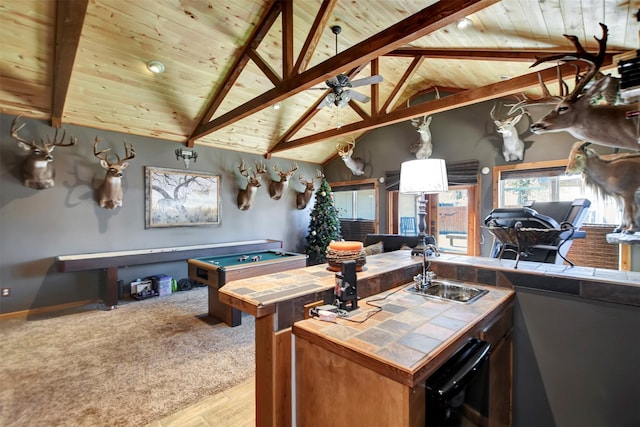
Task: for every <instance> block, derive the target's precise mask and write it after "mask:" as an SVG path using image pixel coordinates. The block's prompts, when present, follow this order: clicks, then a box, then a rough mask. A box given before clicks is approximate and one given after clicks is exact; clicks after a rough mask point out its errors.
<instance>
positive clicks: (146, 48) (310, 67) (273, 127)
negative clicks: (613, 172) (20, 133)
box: [0, 0, 640, 164]
mask: <svg viewBox="0 0 640 427" xmlns="http://www.w3.org/2000/svg"><path fill="white" fill-rule="evenodd" d="M638 8H640V0H632V1H619V0H582V1H580V2H576V1H575V0H540V1H530V0H503V1H499V0H442V1H432V0H349V1H347V0H293V1H273V0H220V1H215V2H214V1H211V0H138V1H130V0H74V1H66V0H58V1H57V2H55V1H42V0H3V2H2V3H0V24H1V27H0V34H1V38H0V44H1V48H2V49H1V52H0V55H1V56H2V62H1V64H2V66H1V67H0V94H1V99H0V111H1V112H2V113H6V114H22V115H24V116H27V117H32V118H37V119H43V120H47V121H49V122H50V123H51V125H52V126H55V127H59V126H64V125H65V124H67V123H69V124H75V125H81V126H86V127H89V128H96V129H108V130H114V131H120V132H124V133H130V134H135V135H142V136H149V137H154V138H158V147H159V149H163V148H164V147H166V149H167V150H173V147H171V146H169V145H168V144H166V142H167V141H171V142H181V143H184V144H186V145H188V146H194V145H195V146H196V147H202V146H211V147H220V148H224V149H229V150H236V151H241V152H247V153H256V154H260V155H264V156H265V157H267V158H269V157H271V156H273V157H279V158H286V159H292V160H299V161H308V162H313V163H319V164H322V163H325V162H327V161H329V160H331V159H332V158H333V157H334V156H335V155H336V150H335V147H336V144H337V143H338V142H342V141H344V140H345V139H347V138H351V137H353V138H356V139H357V138H358V137H360V136H361V135H362V134H364V133H365V132H367V131H368V130H370V129H374V128H377V127H380V126H387V125H390V124H393V123H400V122H407V123H408V122H409V121H410V119H411V118H413V117H418V116H421V115H424V114H426V113H437V112H441V111H446V110H450V109H453V108H458V107H461V106H464V105H469V104H473V103H477V102H481V101H486V100H489V99H494V98H499V97H504V96H508V95H511V94H517V93H520V92H522V91H528V92H530V93H535V91H536V90H537V86H538V77H537V73H536V72H537V71H541V74H542V76H543V78H544V79H545V81H552V80H554V79H555V78H556V72H555V69H554V67H553V64H544V65H540V66H537V67H536V68H534V69H531V68H529V67H530V65H531V64H532V63H533V62H534V61H535V56H536V55H544V54H548V53H550V52H571V51H573V46H572V45H571V43H570V42H569V41H568V40H567V39H566V38H565V37H563V34H574V35H576V36H578V38H579V39H580V41H581V42H582V44H583V45H584V46H585V47H586V48H587V50H591V51H595V50H597V42H596V40H595V39H594V38H593V36H598V37H600V36H601V34H600V28H599V26H598V23H599V22H604V23H605V24H607V25H608V27H609V41H608V48H607V52H608V55H607V58H606V60H605V64H607V66H606V67H603V70H608V71H610V72H613V74H617V71H616V69H615V66H613V65H611V64H612V59H611V58H612V56H613V55H614V54H617V53H620V52H627V51H631V50H634V49H637V48H638V29H639V28H640V25H639V24H638V20H637V18H636V13H637V12H638ZM463 17H469V18H470V19H471V20H472V21H473V26H472V27H470V28H467V29H465V30H462V29H459V28H457V27H456V25H455V22H456V21H457V20H458V19H460V18H463ZM333 25H340V26H341V27H342V32H341V33H340V34H339V36H338V38H337V42H336V36H335V35H334V34H333V33H332V31H331V26H333ZM336 47H337V52H336ZM149 60H159V61H161V62H163V63H164V65H165V67H166V71H165V72H164V73H162V74H152V73H150V72H149V71H148V70H147V68H146V63H147V62H148V61H149ZM342 72H344V73H347V74H349V75H350V76H351V77H352V79H358V78H362V77H366V76H370V75H372V74H380V75H382V76H383V78H384V81H383V82H382V83H379V84H376V85H373V86H364V87H358V88H357V91H358V92H361V93H363V94H365V95H367V96H370V97H371V101H370V102H368V103H359V102H357V101H353V100H352V101H350V104H349V105H348V106H346V107H343V108H335V107H333V108H329V107H325V108H322V109H317V108H316V107H317V106H318V105H319V103H320V102H321V101H322V99H323V97H324V96H325V95H326V92H325V91H322V90H310V88H317V87H325V85H324V81H325V80H326V79H328V78H330V77H332V76H335V75H337V74H338V73H342ZM434 88H439V89H440V90H441V91H443V92H446V93H450V95H448V96H445V97H442V98H441V99H438V100H433V101H429V102H425V103H422V104H417V105H416V104H414V105H411V106H410V107H408V102H409V101H410V100H411V99H413V98H414V97H415V96H417V95H420V94H423V93H425V92H428V91H432V90H433V89H434ZM276 103H278V104H279V105H280V108H279V109H274V108H272V106H273V105H275V104H276ZM487 114H489V113H488V112H487ZM3 133H5V132H4V131H3ZM4 136H6V135H4ZM174 145H175V144H174Z"/></svg>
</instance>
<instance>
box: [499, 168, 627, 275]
mask: <svg viewBox="0 0 640 427" xmlns="http://www.w3.org/2000/svg"><path fill="white" fill-rule="evenodd" d="M568 163H569V159H560V160H547V161H542V162H530V163H513V164H507V165H501V166H494V167H493V168H492V169H493V170H492V177H493V180H492V185H493V208H494V209H495V208H497V207H498V200H499V197H500V194H499V191H500V185H499V183H500V179H501V178H502V173H503V172H504V171H514V170H522V171H525V170H531V169H545V168H557V167H565V168H566V166H567V164H568ZM594 225H597V224H594ZM582 228H583V229H588V228H589V224H588V223H583V224H582ZM630 266H631V247H630V245H619V267H618V268H619V269H620V270H629V269H630Z"/></svg>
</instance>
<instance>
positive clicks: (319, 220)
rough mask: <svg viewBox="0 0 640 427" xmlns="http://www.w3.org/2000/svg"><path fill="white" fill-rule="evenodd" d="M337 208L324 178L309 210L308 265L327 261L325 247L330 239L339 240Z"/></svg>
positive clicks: (340, 234) (340, 237)
mask: <svg viewBox="0 0 640 427" xmlns="http://www.w3.org/2000/svg"><path fill="white" fill-rule="evenodd" d="M341 239H342V233H341V230H340V220H339V219H338V210H337V209H336V207H335V205H334V204H333V193H332V191H331V186H330V185H329V183H328V182H327V180H326V179H323V180H322V185H321V186H320V188H319V189H318V191H316V201H315V205H314V207H313V210H312V211H311V220H310V221H309V234H308V235H307V249H306V254H307V255H309V265H314V264H322V263H324V262H327V247H328V246H329V243H331V241H332V240H341Z"/></svg>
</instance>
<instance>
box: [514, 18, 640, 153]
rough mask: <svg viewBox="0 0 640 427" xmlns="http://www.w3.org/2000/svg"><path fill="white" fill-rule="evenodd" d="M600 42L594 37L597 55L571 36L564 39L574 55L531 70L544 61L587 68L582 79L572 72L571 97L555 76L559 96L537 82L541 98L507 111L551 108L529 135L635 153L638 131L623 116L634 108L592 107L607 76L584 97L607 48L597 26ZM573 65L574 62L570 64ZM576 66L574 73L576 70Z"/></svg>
mask: <svg viewBox="0 0 640 427" xmlns="http://www.w3.org/2000/svg"><path fill="white" fill-rule="evenodd" d="M600 27H601V28H602V38H600V39H599V38H597V37H594V38H595V39H596V40H597V41H598V45H599V51H598V54H597V55H593V54H590V53H588V52H586V51H585V50H584V48H583V47H582V45H581V44H580V42H579V41H578V38H577V37H576V36H572V35H566V34H565V37H566V38H567V39H569V40H570V41H571V43H573V45H574V46H575V48H576V53H575V54H573V55H566V56H565V55H550V56H546V57H543V58H539V59H538V60H537V61H536V62H535V63H534V64H533V65H532V67H534V66H536V65H538V64H541V63H543V62H548V61H560V62H568V61H582V62H586V63H587V64H588V67H587V71H586V72H585V73H584V75H580V74H579V72H576V76H575V80H576V84H575V87H574V88H573V90H572V91H571V93H568V94H567V92H568V90H567V85H566V83H564V81H562V76H561V75H558V83H559V85H560V87H561V93H560V96H552V95H551V94H550V92H549V89H548V88H547V87H546V85H545V84H544V82H543V81H542V79H541V78H540V85H541V87H542V91H543V96H542V97H541V98H538V99H533V98H529V97H525V99H524V100H522V101H520V102H518V103H517V104H515V106H514V107H513V108H512V109H511V112H514V111H515V110H514V109H517V108H520V107H523V106H525V105H535V104H555V107H554V109H553V110H552V111H550V112H549V113H547V114H546V115H545V116H544V117H542V118H541V119H540V120H538V121H537V122H535V123H534V124H532V125H531V131H532V132H534V133H537V134H543V133H547V132H561V131H566V132H569V133H570V134H571V135H573V136H574V137H576V138H578V139H581V140H585V141H589V142H592V143H594V144H599V145H605V146H608V147H618V148H627V149H630V150H634V151H637V150H639V149H640V145H639V144H638V131H637V129H636V123H635V121H634V120H629V119H627V113H629V112H631V111H633V110H635V109H636V108H637V106H636V105H610V104H608V105H595V104H594V103H592V101H591V100H592V98H593V97H594V96H596V95H598V94H600V93H601V92H603V91H604V90H605V88H607V87H608V86H610V83H611V81H610V79H611V78H612V77H611V76H606V77H604V78H601V79H600V80H598V81H596V82H595V83H594V84H593V85H592V86H591V87H590V88H588V89H587V90H586V91H585V92H584V93H582V91H583V89H585V87H586V86H587V84H588V83H589V82H590V81H591V80H592V79H593V78H594V77H595V76H596V75H597V74H598V72H599V69H600V66H601V65H602V62H603V60H604V55H605V51H606V45H607V35H608V30H607V26H606V25H604V24H600ZM574 64H575V62H574ZM577 68H578V67H577V64H576V69H577Z"/></svg>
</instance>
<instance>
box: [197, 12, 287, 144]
mask: <svg viewBox="0 0 640 427" xmlns="http://www.w3.org/2000/svg"><path fill="white" fill-rule="evenodd" d="M281 11H282V2H280V1H274V2H273V3H272V4H271V6H270V7H269V8H267V9H266V10H265V13H264V15H263V16H262V17H261V18H260V22H259V24H258V25H257V26H256V28H255V30H254V32H253V34H252V35H251V37H249V41H248V42H247V44H245V46H244V48H243V49H242V51H241V52H240V53H239V54H238V55H237V56H236V57H235V58H236V59H235V61H233V64H231V67H230V68H229V73H228V74H227V76H226V77H225V78H224V80H223V81H222V83H220V86H218V89H217V90H216V92H215V93H214V94H213V97H212V98H211V101H210V102H209V105H208V106H207V108H206V109H205V110H204V111H205V112H204V114H203V115H202V117H201V118H200V121H199V122H198V126H196V129H197V128H198V127H200V126H202V124H204V123H207V122H208V121H209V120H211V117H213V114H214V113H215V112H216V110H217V109H218V107H220V104H222V101H223V100H224V98H225V97H226V96H227V94H228V93H229V91H230V90H231V89H232V88H233V84H234V83H235V82H236V80H238V77H240V74H241V73H242V70H244V67H245V66H246V65H247V63H248V62H249V59H250V55H249V53H250V52H251V51H254V50H255V49H256V48H257V47H258V45H260V42H262V40H264V38H265V37H266V35H267V34H268V32H269V29H270V28H271V26H272V25H273V23H274V22H275V20H276V18H278V15H280V12H281ZM194 132H195V131H194ZM193 139H194V138H193V133H192V134H191V136H190V137H189V139H188V141H187V146H189V147H193Z"/></svg>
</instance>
